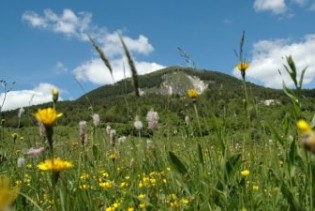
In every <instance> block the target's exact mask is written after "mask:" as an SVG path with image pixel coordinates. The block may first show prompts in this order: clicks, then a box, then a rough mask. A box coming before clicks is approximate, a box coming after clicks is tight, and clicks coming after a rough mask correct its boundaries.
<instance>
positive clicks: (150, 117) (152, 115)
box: [147, 108, 159, 130]
mask: <svg viewBox="0 0 315 211" xmlns="http://www.w3.org/2000/svg"><path fill="white" fill-rule="evenodd" d="M147 121H148V128H149V129H150V130H155V129H157V127H158V121H159V115H158V113H157V112H156V111H154V110H153V108H152V109H151V110H150V111H149V112H148V113H147Z"/></svg>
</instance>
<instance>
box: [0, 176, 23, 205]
mask: <svg viewBox="0 0 315 211" xmlns="http://www.w3.org/2000/svg"><path fill="white" fill-rule="evenodd" d="M18 194H19V186H15V187H12V186H11V185H10V181H9V179H8V178H6V177H2V176H0V210H9V208H10V207H11V205H12V204H13V202H14V201H15V199H16V198H17V196H18Z"/></svg>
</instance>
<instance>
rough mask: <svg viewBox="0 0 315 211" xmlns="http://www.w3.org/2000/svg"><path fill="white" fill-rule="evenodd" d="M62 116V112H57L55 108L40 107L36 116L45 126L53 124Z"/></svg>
mask: <svg viewBox="0 0 315 211" xmlns="http://www.w3.org/2000/svg"><path fill="white" fill-rule="evenodd" d="M61 116H62V113H57V111H56V109H54V108H45V109H38V111H37V112H36V113H35V117H36V119H37V120H38V121H40V122H41V123H43V124H44V125H45V126H53V125H54V124H55V122H56V120H57V119H58V118H59V117H61Z"/></svg>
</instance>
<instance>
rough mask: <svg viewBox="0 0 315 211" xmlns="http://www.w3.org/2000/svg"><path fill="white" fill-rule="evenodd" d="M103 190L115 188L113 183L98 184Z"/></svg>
mask: <svg viewBox="0 0 315 211" xmlns="http://www.w3.org/2000/svg"><path fill="white" fill-rule="evenodd" d="M98 185H99V186H100V187H101V188H103V189H105V190H106V189H111V188H112V187H113V183H112V182H111V181H107V182H101V183H99V184H98Z"/></svg>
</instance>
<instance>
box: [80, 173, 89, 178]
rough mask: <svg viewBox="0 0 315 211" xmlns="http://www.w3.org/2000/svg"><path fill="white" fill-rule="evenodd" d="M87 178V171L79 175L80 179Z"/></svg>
mask: <svg viewBox="0 0 315 211" xmlns="http://www.w3.org/2000/svg"><path fill="white" fill-rule="evenodd" d="M87 179H89V174H88V173H82V174H81V176H80V180H87Z"/></svg>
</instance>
